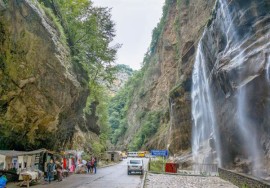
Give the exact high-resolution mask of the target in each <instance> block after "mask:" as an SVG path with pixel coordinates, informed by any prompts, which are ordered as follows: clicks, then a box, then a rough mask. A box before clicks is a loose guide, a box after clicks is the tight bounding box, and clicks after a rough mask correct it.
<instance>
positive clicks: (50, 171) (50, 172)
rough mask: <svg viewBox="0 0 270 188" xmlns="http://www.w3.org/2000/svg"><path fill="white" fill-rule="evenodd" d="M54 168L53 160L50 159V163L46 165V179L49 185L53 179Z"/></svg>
mask: <svg viewBox="0 0 270 188" xmlns="http://www.w3.org/2000/svg"><path fill="white" fill-rule="evenodd" d="M54 168H55V166H54V163H53V160H52V159H51V160H50V162H49V163H48V164H47V178H48V182H49V183H51V179H53V170H54Z"/></svg>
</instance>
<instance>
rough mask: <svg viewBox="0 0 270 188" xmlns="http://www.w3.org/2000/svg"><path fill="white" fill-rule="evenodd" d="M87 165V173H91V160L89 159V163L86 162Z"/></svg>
mask: <svg viewBox="0 0 270 188" xmlns="http://www.w3.org/2000/svg"><path fill="white" fill-rule="evenodd" d="M86 167H87V173H88V174H89V173H90V172H91V160H89V161H88V162H87V163H86Z"/></svg>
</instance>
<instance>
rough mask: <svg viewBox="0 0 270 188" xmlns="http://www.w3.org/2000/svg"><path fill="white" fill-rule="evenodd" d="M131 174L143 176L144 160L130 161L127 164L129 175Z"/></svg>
mask: <svg viewBox="0 0 270 188" xmlns="http://www.w3.org/2000/svg"><path fill="white" fill-rule="evenodd" d="M131 172H139V173H140V174H141V175H143V172H144V164H143V159H129V160H128V162H127V174H128V175H130V174H131Z"/></svg>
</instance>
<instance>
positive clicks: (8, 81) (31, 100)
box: [0, 0, 99, 149]
mask: <svg viewBox="0 0 270 188" xmlns="http://www.w3.org/2000/svg"><path fill="white" fill-rule="evenodd" d="M37 5H38V4H37V2H35V1H28V0H21V1H16V0H10V1H2V0H1V1H0V80H1V82H0V129H1V137H2V138H1V142H2V141H3V142H5V143H6V144H7V145H8V146H7V147H9V146H14V147H15V148H13V149H29V148H31V149H32V148H37V147H39V146H43V147H47V148H51V149H53V148H58V149H59V147H61V148H63V147H65V146H67V144H73V143H72V142H71V139H72V138H73V137H74V136H75V133H76V132H80V131H86V132H87V131H90V130H92V131H93V132H95V133H97V134H98V133H99V128H98V127H96V126H95V124H94V123H93V124H91V125H87V124H86V123H85V118H84V117H83V108H84V107H85V104H86V99H87V96H88V95H89V90H88V89H87V87H86V86H85V85H84V84H83V83H82V82H79V81H78V80H82V79H78V78H77V77H76V75H79V74H80V75H85V73H84V71H82V70H80V68H79V67H77V69H76V70H77V72H75V71H74V70H75V69H74V68H73V67H72V64H71V60H70V57H69V50H68V48H67V47H66V46H65V44H64V43H63V42H61V35H60V32H59V31H58V30H57V29H56V28H57V27H56V25H55V23H53V22H52V21H51V20H50V19H49V18H48V17H47V16H46V15H45V13H44V11H43V10H42V9H40V8H38V6H37ZM79 70H80V72H78V71H79ZM76 73H79V74H76ZM84 79H85V80H87V79H88V78H87V76H86V77H85V78H84ZM90 119H91V117H90ZM92 119H93V118H92ZM7 138H8V139H7ZM75 142H76V141H75ZM26 143H27V144H26ZM27 147H28V148H27ZM9 149H12V148H9Z"/></svg>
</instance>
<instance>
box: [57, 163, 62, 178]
mask: <svg viewBox="0 0 270 188" xmlns="http://www.w3.org/2000/svg"><path fill="white" fill-rule="evenodd" d="M62 170H63V168H62V165H61V163H60V162H58V161H57V162H56V171H57V180H58V181H62V180H63V176H62Z"/></svg>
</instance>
